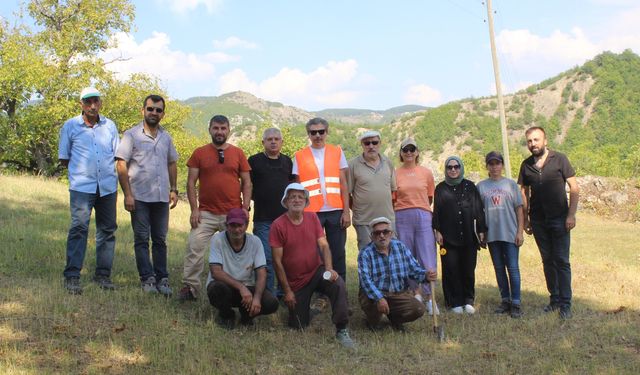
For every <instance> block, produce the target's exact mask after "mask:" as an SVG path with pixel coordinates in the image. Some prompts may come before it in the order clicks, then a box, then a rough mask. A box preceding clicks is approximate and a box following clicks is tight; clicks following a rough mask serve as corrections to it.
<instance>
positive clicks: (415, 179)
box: [394, 166, 436, 211]
mask: <svg viewBox="0 0 640 375" xmlns="http://www.w3.org/2000/svg"><path fill="white" fill-rule="evenodd" d="M396 179H397V180H398V191H397V193H396V203H395V205H394V208H395V210H396V211H399V210H404V209H407V208H421V209H423V210H426V211H431V205H430V204H429V197H431V198H433V194H434V191H435V189H436V186H435V182H434V179H433V173H432V172H431V170H430V169H429V168H425V167H422V166H416V167H415V168H403V167H400V168H398V169H396Z"/></svg>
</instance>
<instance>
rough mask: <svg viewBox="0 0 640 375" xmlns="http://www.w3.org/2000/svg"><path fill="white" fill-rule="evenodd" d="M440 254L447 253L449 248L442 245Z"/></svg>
mask: <svg viewBox="0 0 640 375" xmlns="http://www.w3.org/2000/svg"><path fill="white" fill-rule="evenodd" d="M440 255H447V249H445V248H444V247H440Z"/></svg>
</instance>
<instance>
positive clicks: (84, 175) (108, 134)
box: [58, 115, 120, 196]
mask: <svg viewBox="0 0 640 375" xmlns="http://www.w3.org/2000/svg"><path fill="white" fill-rule="evenodd" d="M119 143H120V136H119V135H118V129H117V128H116V124H114V123H113V121H111V120H109V119H108V118H106V117H104V116H100V117H99V118H98V122H97V123H96V124H95V125H94V126H93V127H89V126H87V125H86V124H85V122H84V119H83V117H82V115H79V116H76V117H74V118H72V119H69V120H68V121H67V122H65V123H64V125H63V126H62V128H61V129H60V138H59V141H58V159H60V160H69V166H68V169H69V190H73V191H78V192H81V193H89V194H95V193H96V192H97V191H98V190H99V191H100V196H105V195H107V194H112V193H115V192H116V190H117V189H118V176H117V174H116V166H115V153H116V149H117V148H118V144H119Z"/></svg>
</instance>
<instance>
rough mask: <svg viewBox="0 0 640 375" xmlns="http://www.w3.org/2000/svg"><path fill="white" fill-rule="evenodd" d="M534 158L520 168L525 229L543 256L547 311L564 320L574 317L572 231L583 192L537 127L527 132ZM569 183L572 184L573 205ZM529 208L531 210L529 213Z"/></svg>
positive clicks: (559, 155) (562, 159) (571, 168)
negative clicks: (547, 301) (572, 306)
mask: <svg viewBox="0 0 640 375" xmlns="http://www.w3.org/2000/svg"><path fill="white" fill-rule="evenodd" d="M525 135H526V137H527V147H528V148H529V151H531V156H530V157H528V158H527V159H525V160H524V161H523V162H522V165H521V166H520V175H519V176H518V184H519V185H520V189H521V190H522V194H523V198H524V209H525V212H528V215H525V219H524V230H525V232H526V233H527V234H532V233H533V237H534V238H535V240H536V244H537V245H538V249H539V250H540V255H541V256H542V265H543V268H544V277H545V279H546V281H547V289H548V290H549V294H550V303H549V305H547V306H545V308H544V311H545V312H551V311H555V310H558V309H559V310H560V317H561V318H563V319H569V318H571V316H572V314H571V264H570V263H569V246H570V234H569V232H570V231H571V230H572V229H573V228H574V227H575V226H576V210H577V208H578V198H579V196H580V190H579V188H578V183H577V181H576V172H575V171H574V170H573V167H572V166H571V163H569V160H568V159H567V157H566V156H565V155H564V154H561V153H559V152H555V151H551V150H549V149H548V148H547V138H546V134H545V131H544V129H543V128H541V127H538V126H534V127H531V128H529V129H528V130H527V131H526V133H525ZM565 184H568V185H569V203H568V204H567V193H566V189H565ZM527 208H528V210H527Z"/></svg>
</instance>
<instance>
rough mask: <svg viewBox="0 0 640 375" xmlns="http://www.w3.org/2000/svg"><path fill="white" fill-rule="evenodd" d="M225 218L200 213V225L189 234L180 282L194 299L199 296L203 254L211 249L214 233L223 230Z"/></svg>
mask: <svg viewBox="0 0 640 375" xmlns="http://www.w3.org/2000/svg"><path fill="white" fill-rule="evenodd" d="M226 218H227V217H226V215H216V214H214V213H212V212H208V211H200V224H198V227H197V228H192V229H191V232H189V243H188V244H187V251H186V254H185V256H184V269H183V272H182V282H183V284H184V285H187V286H189V287H190V288H191V291H192V292H193V295H195V296H196V297H197V296H199V294H200V289H201V288H202V284H201V282H200V276H201V274H202V269H203V267H204V263H205V262H204V257H205V253H206V251H207V250H209V248H210V247H211V237H213V235H214V234H215V233H216V232H219V231H223V230H225V228H226V225H225V221H226ZM207 254H208V253H207Z"/></svg>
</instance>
